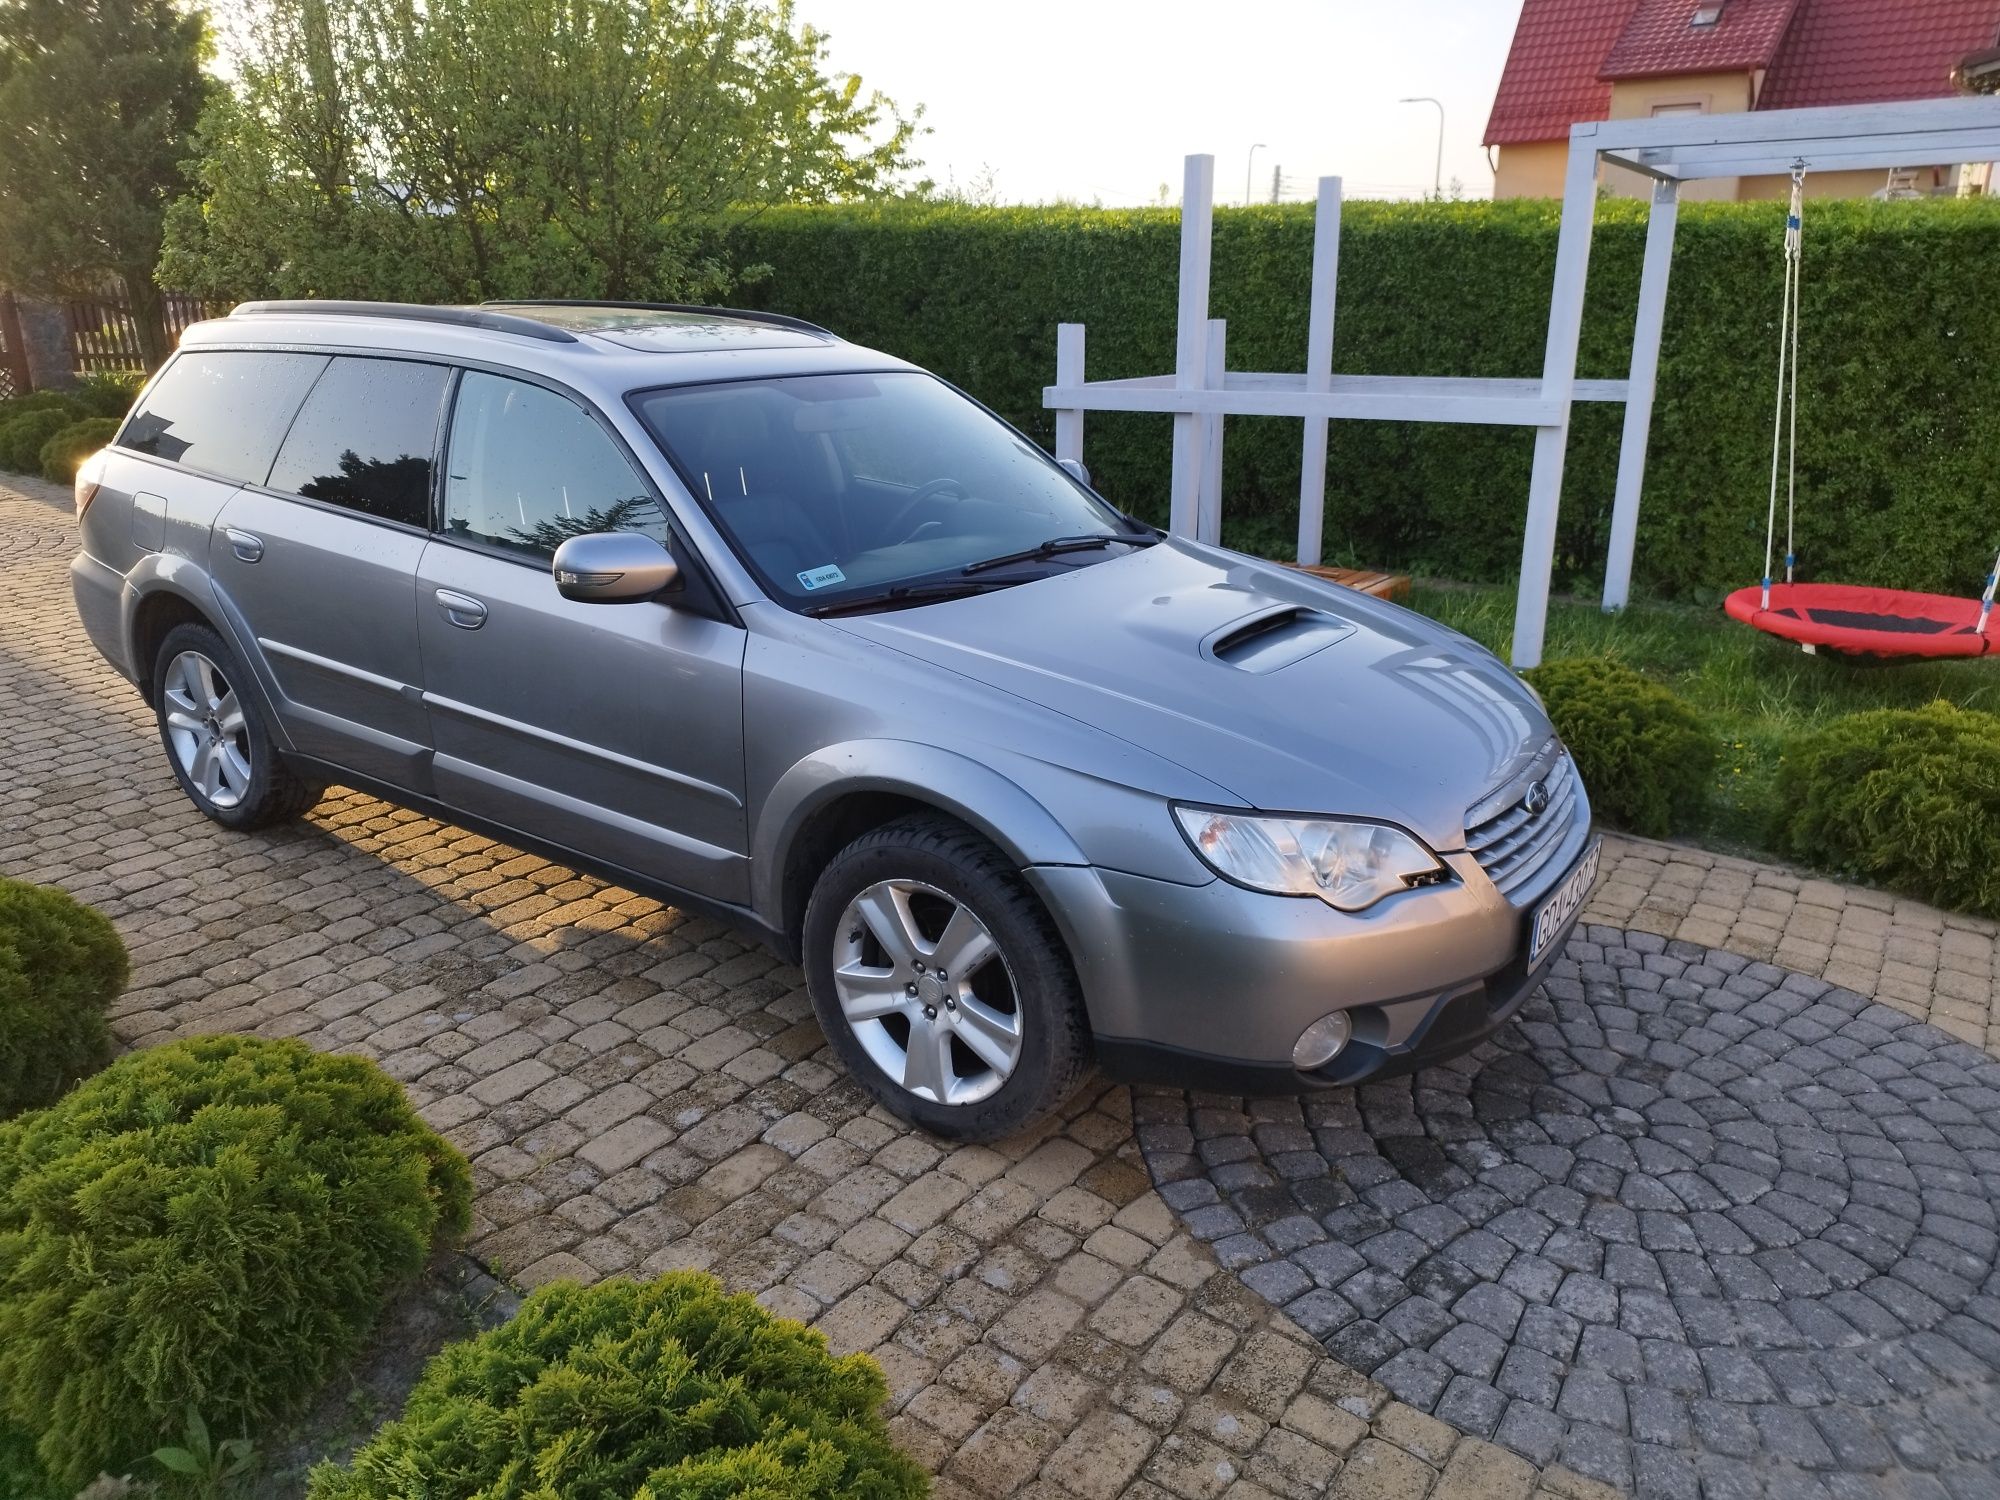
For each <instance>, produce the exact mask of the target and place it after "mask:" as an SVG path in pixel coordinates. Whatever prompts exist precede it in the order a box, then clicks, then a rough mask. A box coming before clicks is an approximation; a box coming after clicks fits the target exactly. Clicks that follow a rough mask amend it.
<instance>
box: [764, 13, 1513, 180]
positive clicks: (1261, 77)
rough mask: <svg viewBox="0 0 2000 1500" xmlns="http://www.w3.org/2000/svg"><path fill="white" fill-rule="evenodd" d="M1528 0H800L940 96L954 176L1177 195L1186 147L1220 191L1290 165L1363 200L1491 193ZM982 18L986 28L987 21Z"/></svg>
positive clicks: (862, 60)
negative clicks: (1518, 23) (1508, 64)
mask: <svg viewBox="0 0 2000 1500" xmlns="http://www.w3.org/2000/svg"><path fill="white" fill-rule="evenodd" d="M1520 10H1521V3H1520V0H1150V3H1149V0H1005V3H1003V4H1000V5H994V6H977V7H975V6H970V5H966V4H964V3H962V0H960V3H951V0H945V3H939V0H797V9H796V14H797V17H798V19H799V20H801V21H804V22H808V23H810V24H811V25H812V26H814V27H815V28H816V29H818V30H820V31H822V32H825V33H827V34H828V37H829V49H828V50H829V57H828V61H829V63H830V64H831V66H832V67H833V68H835V69H836V70H838V71H841V72H850V73H859V74H860V75H861V77H862V80H863V82H864V84H865V85H866V86H868V87H870V88H879V89H881V90H882V91H883V92H884V93H886V94H888V95H889V96H890V97H891V98H892V99H894V100H895V101H896V102H897V103H898V104H900V105H903V106H905V107H907V106H909V105H912V104H922V105H923V106H924V121H923V123H924V124H926V125H928V126H929V127H930V128H931V134H929V135H928V136H925V137H923V138H922V139H921V140H920V141H919V143H918V146H917V150H918V152H919V154H921V155H922V156H923V158H924V161H925V173H926V175H928V176H930V177H931V178H933V179H934V180H936V181H937V182H938V183H939V184H940V185H942V186H954V185H955V186H956V187H957V188H959V189H960V190H961V191H968V190H974V191H976V192H977V194H978V195H979V196H981V197H982V198H985V197H990V198H991V199H993V200H995V201H998V202H1002V203H1045V202H1052V201H1057V200H1073V201H1076V202H1081V203H1092V202H1101V203H1102V204H1104V205H1105V206H1106V207H1118V206H1128V205H1135V204H1148V203H1155V202H1158V201H1159V194H1160V190H1161V186H1162V184H1165V185H1167V193H1168V201H1169V202H1178V201H1179V198H1180V185H1181V176H1182V159H1183V158H1184V157H1185V156H1186V155H1187V154H1188V153H1190V152H1208V153H1210V154H1212V155H1213V156H1214V157H1215V196H1216V201H1217V202H1218V203H1240V202H1242V201H1243V192H1244V179H1245V175H1246V166H1249V165H1250V163H1251V154H1250V148H1251V147H1252V146H1253V145H1258V144H1261V147H1262V149H1260V150H1258V151H1257V152H1256V154H1255V158H1254V166H1253V167H1250V172H1249V176H1250V178H1251V182H1252V190H1253V194H1254V196H1255V197H1256V198H1257V199H1258V200H1259V201H1268V200H1269V198H1270V194H1271V174H1272V170H1273V168H1279V169H1281V170H1282V172H1283V179H1284V187H1285V191H1284V196H1285V198H1286V199H1287V200H1288V201H1291V200H1307V199H1310V198H1311V197H1312V196H1313V193H1314V183H1315V181H1316V180H1317V179H1318V178H1319V177H1320V176H1322V175H1338V176H1339V177H1341V178H1342V180H1343V190H1344V192H1345V194H1346V195H1347V196H1348V197H1377V198H1391V197H1415V196H1419V195H1421V194H1423V193H1425V192H1428V191H1429V190H1430V188H1431V185H1432V181H1433V173H1434V170H1435V163H1436V160H1437V149H1438V111H1437V110H1436V109H1435V108H1433V107H1432V106H1431V105H1429V104H1399V103H1398V102H1397V100H1398V99H1400V98H1403V97H1405V96H1411V95H1431V96H1433V97H1435V98H1437V99H1440V100H1442V101H1443V104H1444V172H1443V179H1444V182H1445V184H1446V185H1447V190H1449V185H1450V183H1451V181H1452V179H1454V178H1456V179H1458V181H1459V183H1460V184H1461V185H1462V191H1463V194H1464V196H1466V197H1468V198H1484V197H1490V196H1491V195H1492V191H1493V173H1492V170H1491V168H1490V167H1489V166H1488V165H1487V161H1486V153H1485V151H1484V149H1483V148H1482V147H1481V146H1480V144H1479V141H1480V137H1481V136H1482V135H1483V134H1484V133H1485V129H1486V116H1487V112H1488V111H1489V110H1490V109H1491V108H1492V105H1493V90H1494V88H1495V86H1496V85H1497V84H1498V82H1499V79H1500V69H1501V66H1502V64H1503V63H1504V62H1505V61H1506V58H1507V47H1508V43H1509V42H1510V41H1511V40H1512V39H1513V35H1514V22H1515V20H1516V18H1517V17H1518V16H1519V14H1520ZM974 18H977V22H976V23H975V19H974Z"/></svg>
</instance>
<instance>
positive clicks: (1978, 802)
mask: <svg viewBox="0 0 2000 1500" xmlns="http://www.w3.org/2000/svg"><path fill="white" fill-rule="evenodd" d="M1778 792H1779V802H1780V805H1781V806H1782V808H1783V809H1784V811H1783V812H1781V813H1780V814H1779V822H1778V827H1777V830H1776V838H1775V842H1776V843H1777V845H1778V848H1779V850H1780V852H1782V853H1785V854H1789V855H1791V856H1793V857H1794V858H1796V859H1798V860H1800V861H1802V862H1804V863H1806V864H1811V865H1816V866H1818V867H1819V868H1821V869H1825V870H1831V871H1834V872H1836V873H1838V874H1843V875H1852V876H1858V877H1860V878H1862V879H1864V880H1869V881H1873V882H1875V883H1877V884H1880V885H1886V886H1889V887H1891V888H1893V889H1895V890H1899V891H1904V892H1907V893H1908V894H1910V895H1912V896H1916V897H1918V898H1920V899H1922V900H1925V901H1930V902H1934V903H1935V904H1937V905H1939V906H1944V907H1949V908H1952V909H1955V910H1958V911H1971V912H1979V913H1982V914H1983V915H1986V916H1989V917H2000V822H1996V821H1995V810H1996V809H2000V717H1996V716H1995V715H1993V714H1987V713H1979V712H1976V711H1974V710H1972V709H1963V708H1956V707H1954V706H1953V705H1951V704H1949V703H1945V702H1942V701H1940V702H1937V703H1933V704H1931V705H1929V706H1928V707H1926V708H1914V709H1904V708H1885V709H1877V710H1874V711H1873V712H1870V713H1862V714H1851V715H1849V716H1848V717H1847V718H1844V719H1836V720H1835V721H1834V722H1833V723H1831V724H1829V725H1827V726H1826V727H1825V728H1824V729H1821V730H1819V731H1817V732H1816V733H1814V734H1811V735H1808V736H1806V737H1805V738H1804V739H1802V740H1801V741H1800V742H1799V743H1798V744H1796V745H1794V746H1793V747H1792V748H1791V750H1790V753H1789V754H1787V755H1786V757H1785V759H1784V762H1783V764H1782V765H1780V766H1779V768H1778Z"/></svg>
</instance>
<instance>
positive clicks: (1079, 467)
mask: <svg viewBox="0 0 2000 1500" xmlns="http://www.w3.org/2000/svg"><path fill="white" fill-rule="evenodd" d="M1056 467H1057V468H1059V469H1061V470H1062V471H1063V473H1065V474H1067V475H1069V477H1070V478H1072V479H1074V480H1075V481H1076V482H1077V483H1078V484H1080V485H1082V486H1083V487H1084V488H1085V489H1089V488H1090V470H1088V469H1086V468H1085V467H1084V466H1083V460H1082V459H1080V458H1059V459H1057V460H1056Z"/></svg>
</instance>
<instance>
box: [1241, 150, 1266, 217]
mask: <svg viewBox="0 0 2000 1500" xmlns="http://www.w3.org/2000/svg"><path fill="white" fill-rule="evenodd" d="M1269 149H1270V148H1269V147H1268V146H1266V145H1265V144H1264V143H1263V142H1262V141H1259V142H1258V143H1257V144H1256V145H1254V146H1252V147H1251V148H1250V154H1249V156H1247V157H1246V158H1244V162H1243V206H1244V207H1245V208H1248V207H1249V206H1250V174H1251V172H1252V171H1253V170H1254V169H1255V167H1256V165H1257V153H1258V152H1259V151H1268V150H1269Z"/></svg>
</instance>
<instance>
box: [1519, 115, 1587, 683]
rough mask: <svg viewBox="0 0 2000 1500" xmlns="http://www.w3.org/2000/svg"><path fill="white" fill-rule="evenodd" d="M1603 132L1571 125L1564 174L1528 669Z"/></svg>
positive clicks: (1524, 613)
mask: <svg viewBox="0 0 2000 1500" xmlns="http://www.w3.org/2000/svg"><path fill="white" fill-rule="evenodd" d="M1596 131H1597V127H1596V125H1594V124H1584V125H1578V126H1577V127H1576V128H1575V129H1574V130H1572V131H1571V132H1570V147H1569V171H1568V172H1567V174H1566V175H1565V176H1564V179H1563V214H1562V231H1561V233H1560V234H1558V235H1557V237H1556V274H1555V286H1554V288H1553V290H1552V291H1551V293H1550V297H1549V342H1548V349H1547V352H1546V353H1545V354H1544V355H1543V359H1542V400H1543V401H1545V402H1553V403H1554V406H1555V421H1554V422H1553V423H1551V424H1550V425H1549V426H1546V427H1537V428H1536V429H1535V468H1534V473H1533V476H1532V477H1531V478H1530V479H1529V481H1528V523H1527V528H1526V534H1525V535H1524V536H1523V537H1522V539H1521V587H1520V592H1519V594H1518V596H1517V597H1516V599H1515V604H1514V653H1513V662H1514V667H1515V669H1516V670H1521V671H1524V670H1526V669H1527V668H1529V667H1536V666H1540V665H1541V662H1542V639H1543V636H1544V634H1545V633H1546V631H1547V628H1548V620H1549V584H1550V581H1551V579H1552V578H1553V576H1554V573H1555V559H1556V509H1557V506H1558V504H1559V503H1560V501H1561V499H1562V480H1563V454H1564V450H1565V449H1566V448H1567V447H1568V445H1569V415H1570V403H1571V402H1572V401H1573V400H1574V399H1575V397H1576V351H1577V344H1578V342H1579V341H1580V340H1581V339H1582V337H1583V293H1584V287H1585V284H1586V282H1587V281H1588V280H1589V276H1590V233H1591V229H1592V227H1593V225H1594V223H1595V220H1596V217H1597V142H1596Z"/></svg>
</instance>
